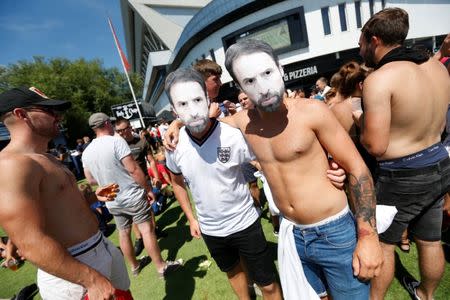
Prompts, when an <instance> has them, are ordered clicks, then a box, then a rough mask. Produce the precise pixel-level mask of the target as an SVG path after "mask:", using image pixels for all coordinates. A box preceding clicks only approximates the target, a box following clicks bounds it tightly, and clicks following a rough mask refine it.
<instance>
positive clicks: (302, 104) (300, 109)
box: [287, 99, 331, 119]
mask: <svg viewBox="0 0 450 300" xmlns="http://www.w3.org/2000/svg"><path fill="white" fill-rule="evenodd" d="M287 107H288V110H289V113H290V114H295V116H301V117H302V118H306V119H314V118H316V117H317V116H320V115H323V114H330V113H331V111H330V108H329V107H328V106H327V105H326V104H325V103H324V102H323V101H319V100H316V99H302V100H301V101H296V102H291V103H289V104H288V105H287Z"/></svg>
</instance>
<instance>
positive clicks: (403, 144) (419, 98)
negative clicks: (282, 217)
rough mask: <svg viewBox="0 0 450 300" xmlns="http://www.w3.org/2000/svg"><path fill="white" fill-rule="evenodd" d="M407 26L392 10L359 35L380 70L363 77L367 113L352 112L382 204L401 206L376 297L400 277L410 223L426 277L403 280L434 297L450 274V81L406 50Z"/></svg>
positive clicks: (386, 244) (419, 295) (385, 245)
mask: <svg viewBox="0 0 450 300" xmlns="http://www.w3.org/2000/svg"><path fill="white" fill-rule="evenodd" d="M408 29H409V22H408V14H407V13H406V12H405V11H404V10H402V9H400V8H388V9H384V10H382V11H380V12H378V13H377V14H375V15H374V16H373V17H372V18H370V19H369V21H367V23H366V24H365V25H364V27H363V28H362V30H361V31H362V33H361V37H360V39H359V45H360V54H361V56H362V57H363V58H364V60H365V63H366V65H367V66H369V67H375V69H376V70H375V71H374V72H373V73H371V74H370V75H369V76H368V77H367V78H366V79H365V81H364V86H363V102H364V113H363V114H362V116H361V113H362V110H360V109H359V110H358V109H356V110H355V111H354V112H353V114H354V118H355V119H356V120H357V122H358V123H360V124H361V127H362V131H361V143H362V144H363V145H364V146H365V147H366V149H367V150H368V151H369V153H370V154H372V155H373V156H375V157H376V158H377V160H378V166H379V172H378V174H379V177H378V182H377V191H376V193H377V199H378V202H379V203H380V204H384V205H393V206H396V208H397V210H398V213H397V214H396V216H395V218H394V221H393V223H392V225H391V226H390V227H389V228H388V229H387V230H386V232H384V233H382V234H380V240H381V242H382V243H381V245H382V249H383V254H384V260H385V263H384V265H383V267H382V271H381V273H380V274H381V275H380V276H379V277H378V278H375V279H374V280H372V289H371V298H372V299H375V300H376V299H383V298H384V295H385V293H386V291H387V289H388V287H389V285H390V283H391V281H392V279H393V276H394V265H395V262H394V249H395V244H396V243H397V242H399V241H400V239H401V234H402V232H403V231H404V230H405V229H406V228H407V227H408V228H409V230H410V233H411V234H412V235H413V236H414V237H415V241H416V245H417V247H418V250H419V268H420V275H421V280H422V281H421V283H420V284H419V282H417V281H413V280H411V279H407V278H405V279H404V280H403V281H404V283H405V285H406V287H407V289H408V291H409V292H410V293H411V295H412V296H413V297H414V298H415V299H432V296H433V292H434V291H435V290H436V288H437V286H438V284H439V281H440V279H441V277H442V274H443V272H444V256H443V252H442V247H441V243H440V239H441V224H442V197H443V196H444V194H445V193H446V192H447V191H448V189H449V183H450V159H449V158H448V154H447V152H446V151H445V148H444V147H443V145H442V144H441V142H440V139H441V133H442V130H443V128H444V126H445V117H446V111H447V106H448V104H449V100H450V80H449V76H448V74H447V72H446V70H445V68H444V67H443V66H442V65H441V64H440V63H439V62H438V61H437V60H435V59H429V58H428V56H427V55H424V54H422V53H421V52H417V51H415V50H410V49H407V48H405V47H402V45H403V42H404V41H405V38H406V36H407V34H408ZM405 74H408V75H407V76H405ZM399 87H400V88H399Z"/></svg>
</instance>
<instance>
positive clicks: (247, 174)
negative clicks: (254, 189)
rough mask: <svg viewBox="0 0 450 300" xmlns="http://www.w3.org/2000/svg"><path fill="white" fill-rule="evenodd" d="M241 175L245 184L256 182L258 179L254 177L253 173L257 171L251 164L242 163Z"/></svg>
mask: <svg viewBox="0 0 450 300" xmlns="http://www.w3.org/2000/svg"><path fill="white" fill-rule="evenodd" d="M241 170H242V174H244V179H245V182H247V183H252V182H255V181H257V180H258V179H257V178H256V177H255V175H254V173H255V172H256V171H258V169H257V168H255V167H254V166H253V165H252V164H251V163H243V164H241Z"/></svg>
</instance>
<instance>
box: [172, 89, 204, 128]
mask: <svg viewBox="0 0 450 300" xmlns="http://www.w3.org/2000/svg"><path fill="white" fill-rule="evenodd" d="M170 97H171V98H172V102H173V104H172V107H173V109H174V111H175V112H176V114H177V115H178V117H179V118H180V120H181V121H182V122H183V123H184V125H185V126H186V127H187V128H188V129H189V131H190V132H191V133H201V132H202V131H204V130H205V129H206V127H207V125H208V122H209V117H208V104H209V103H208V100H207V98H206V94H205V91H204V90H203V89H202V87H201V85H200V84H199V83H198V82H194V81H188V82H177V83H175V84H174V85H172V87H171V88H170Z"/></svg>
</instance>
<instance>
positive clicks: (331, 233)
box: [224, 40, 382, 299]
mask: <svg viewBox="0 0 450 300" xmlns="http://www.w3.org/2000/svg"><path fill="white" fill-rule="evenodd" d="M225 66H226V67H227V70H228V72H229V73H230V75H231V76H232V77H233V79H234V81H235V82H236V83H237V84H238V85H239V87H240V89H241V90H242V91H244V92H245V93H246V94H247V96H248V97H249V98H250V100H251V101H252V102H253V103H254V104H255V106H256V109H253V110H244V111H241V112H239V113H237V114H235V115H233V116H232V117H230V118H225V120H224V121H226V122H228V123H229V124H231V125H233V126H235V127H239V128H240V130H241V132H242V133H243V134H244V136H245V138H246V140H247V142H248V143H249V144H250V146H251V147H252V149H253V151H254V153H255V155H256V158H257V159H258V161H259V163H260V164H261V167H262V170H263V172H264V174H265V175H266V178H267V180H268V182H269V185H270V188H271V190H272V193H273V196H274V200H275V203H276V205H277V206H278V208H279V209H280V211H281V212H282V214H283V215H284V216H285V219H283V222H286V219H289V220H291V221H292V222H294V223H296V225H295V226H294V230H293V231H294V236H295V240H296V244H297V251H298V254H299V256H300V258H301V259H302V265H303V268H304V270H305V275H306V277H307V279H308V281H309V283H310V284H311V285H312V287H313V288H314V290H315V292H316V293H317V294H318V295H319V296H321V297H324V296H326V294H327V289H328V290H329V291H330V292H331V295H332V297H333V299H367V298H368V293H369V286H368V284H366V283H364V282H363V281H362V280H368V279H371V278H373V277H374V276H377V275H378V274H379V269H380V266H381V263H382V255H381V249H380V246H379V242H378V235H377V231H376V223H375V204H376V203H375V202H376V201H375V196H374V188H373V183H372V178H371V176H370V173H369V171H368V169H367V167H366V166H365V164H364V162H363V160H362V159H361V156H360V155H359V153H358V151H357V150H356V148H355V146H354V144H353V143H352V141H351V139H350V137H349V136H348V134H347V133H346V132H345V130H344V129H343V128H342V127H341V126H340V125H339V123H338V121H337V120H336V118H335V117H334V116H333V114H332V112H331V111H330V110H329V109H328V107H327V106H326V105H325V104H324V103H321V102H318V101H314V100H305V101H286V99H283V94H284V83H283V79H282V78H283V70H282V68H281V66H280V65H279V63H278V58H277V57H276V56H275V55H274V53H273V49H272V48H271V47H270V46H269V45H268V44H266V43H264V42H261V41H255V40H246V41H240V42H237V43H236V44H234V45H232V46H231V47H230V48H229V49H228V50H227V52H226V60H225ZM287 141H288V142H287ZM327 153H329V154H331V155H332V156H333V158H334V160H336V162H337V163H339V165H340V166H342V167H343V168H344V169H345V170H346V171H347V172H348V174H347V176H348V177H349V181H350V182H349V185H350V198H351V200H352V202H353V206H354V210H355V216H353V215H352V214H351V213H350V211H349V208H348V201H347V197H346V195H345V192H344V191H342V190H339V189H337V188H335V187H334V186H333V185H332V184H331V182H330V181H329V180H328V179H327V177H326V174H327V169H328V157H327ZM355 219H356V224H357V225H356V226H355ZM282 226H283V224H282ZM289 234H290V233H289ZM324 236H326V237H327V239H326V240H327V242H325V243H322V242H323V241H324V239H323V237H324ZM281 237H282V236H281V230H280V240H279V241H280V246H279V250H280V249H283V246H281V243H282V241H283V239H282V238H281ZM319 237H320V238H319ZM311 242H312V243H311ZM305 244H308V246H307V250H306V253H305ZM313 249H320V251H317V250H316V251H315V254H314V253H313V252H314V250H313ZM294 251H295V250H294ZM311 251H312V252H311ZM283 273H284V266H282V265H281V264H280V277H281V283H282V286H283V293H284V295H285V298H289V297H294V298H295V293H296V292H300V291H299V290H298V289H297V290H295V291H292V288H293V287H295V285H296V283H295V282H293V283H289V284H287V281H289V280H290V278H289V277H290V276H286V277H284V274H283ZM285 274H287V273H285ZM356 276H357V277H358V278H359V279H360V280H361V281H360V280H358V278H356Z"/></svg>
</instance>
